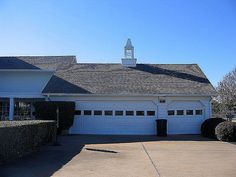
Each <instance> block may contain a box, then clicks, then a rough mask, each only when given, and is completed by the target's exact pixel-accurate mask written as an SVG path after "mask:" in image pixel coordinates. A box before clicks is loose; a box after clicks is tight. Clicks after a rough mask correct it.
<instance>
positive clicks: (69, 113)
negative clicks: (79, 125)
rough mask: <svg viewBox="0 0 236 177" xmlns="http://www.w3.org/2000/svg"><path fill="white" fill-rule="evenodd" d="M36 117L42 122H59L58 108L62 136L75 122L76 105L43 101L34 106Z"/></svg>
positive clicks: (59, 129) (59, 130)
mask: <svg viewBox="0 0 236 177" xmlns="http://www.w3.org/2000/svg"><path fill="white" fill-rule="evenodd" d="M34 107H35V117H36V119H40V120H57V113H56V110H57V108H58V109H59V128H58V133H59V134H60V133H61V132H62V131H63V130H68V129H69V128H70V127H71V126H72V125H73V122H74V113H75V103H74V102H65V101H41V102H36V103H35V104H34Z"/></svg>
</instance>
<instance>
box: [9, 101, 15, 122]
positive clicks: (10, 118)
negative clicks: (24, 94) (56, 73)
mask: <svg viewBox="0 0 236 177" xmlns="http://www.w3.org/2000/svg"><path fill="white" fill-rule="evenodd" d="M13 119H14V98H10V105H9V120H13Z"/></svg>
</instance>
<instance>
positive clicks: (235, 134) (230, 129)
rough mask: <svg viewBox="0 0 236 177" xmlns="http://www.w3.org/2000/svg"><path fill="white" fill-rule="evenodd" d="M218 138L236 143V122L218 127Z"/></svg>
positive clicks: (223, 123) (224, 123) (221, 124)
mask: <svg viewBox="0 0 236 177" xmlns="http://www.w3.org/2000/svg"><path fill="white" fill-rule="evenodd" d="M215 132H216V137H217V139H218V140H220V141H228V142H231V141H236V123H235V122H229V121H226V122H222V123H220V124H219V125H217V127H216V129H215Z"/></svg>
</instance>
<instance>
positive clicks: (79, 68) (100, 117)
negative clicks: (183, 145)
mask: <svg viewBox="0 0 236 177" xmlns="http://www.w3.org/2000/svg"><path fill="white" fill-rule="evenodd" d="M124 54H125V55H124V58H122V59H121V63H118V64H95V63H89V64H87V63H86V64H85V63H77V62H76V57H75V56H19V57H0V118H1V119H2V120H3V119H8V118H9V119H10V120H13V119H22V118H24V119H25V118H32V117H33V115H32V112H33V111H34V108H33V102H35V101H37V100H47V101H50V100H52V101H74V102H75V103H76V111H75V119H74V124H73V126H72V127H71V129H70V133H73V134H155V133H156V122H155V120H156V119H160V118H164V119H167V121H168V134H198V133H200V125H201V123H202V122H203V121H204V120H205V119H207V118H210V117H211V99H212V96H214V95H215V89H214V88H213V86H212V85H211V83H210V82H209V80H208V79H207V78H206V76H205V75H204V73H203V72H202V70H201V69H200V68H199V66H198V65H197V64H138V63H137V59H136V58H134V47H133V46H132V43H131V41H130V40H129V39H128V41H127V44H126V46H125V47H124Z"/></svg>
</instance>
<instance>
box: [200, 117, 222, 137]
mask: <svg viewBox="0 0 236 177" xmlns="http://www.w3.org/2000/svg"><path fill="white" fill-rule="evenodd" d="M224 121H225V120H224V119H222V118H210V119H207V120H205V121H204V122H203V123H202V126H201V134H202V136H204V137H208V138H216V136H215V128H216V126H217V125H218V124H219V123H221V122H224Z"/></svg>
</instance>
